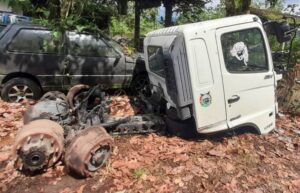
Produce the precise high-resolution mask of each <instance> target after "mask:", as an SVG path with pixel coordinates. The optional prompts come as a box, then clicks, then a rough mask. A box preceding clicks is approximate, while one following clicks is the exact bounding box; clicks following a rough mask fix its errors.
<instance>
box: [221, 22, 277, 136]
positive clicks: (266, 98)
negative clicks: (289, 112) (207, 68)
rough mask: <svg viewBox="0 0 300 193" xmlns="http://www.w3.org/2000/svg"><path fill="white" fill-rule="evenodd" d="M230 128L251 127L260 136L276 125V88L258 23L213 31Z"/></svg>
mask: <svg viewBox="0 0 300 193" xmlns="http://www.w3.org/2000/svg"><path fill="white" fill-rule="evenodd" d="M216 38H217V45H218V51H219V57H220V58H219V59H220V65H221V70H222V77H223V84H224V92H225V103H226V116H227V124H228V126H229V128H232V127H236V126H239V125H242V124H254V125H255V126H256V127H258V128H259V129H260V132H261V133H266V132H268V131H269V130H271V129H273V128H274V126H275V85H274V74H273V66H272V58H271V56H270V54H269V53H271V52H270V48H269V45H268V43H267V38H266V35H265V33H264V31H263V29H262V27H261V26H260V25H259V24H258V23H256V22H255V23H250V24H249V23H248V24H243V25H237V26H231V27H226V28H220V29H218V30H217V31H216Z"/></svg>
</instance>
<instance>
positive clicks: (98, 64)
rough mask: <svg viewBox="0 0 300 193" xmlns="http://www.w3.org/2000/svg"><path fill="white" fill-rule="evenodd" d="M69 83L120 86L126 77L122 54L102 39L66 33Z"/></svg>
mask: <svg viewBox="0 0 300 193" xmlns="http://www.w3.org/2000/svg"><path fill="white" fill-rule="evenodd" d="M67 36H68V41H69V45H68V48H69V50H68V53H69V54H68V60H69V66H68V71H69V75H70V76H69V84H71V85H75V84H79V83H83V84H87V85H96V84H101V85H102V86H103V87H104V88H111V87H120V86H121V85H122V84H123V82H124V80H125V75H126V74H125V73H126V65H125V57H124V56H123V54H121V53H119V52H118V51H116V50H115V49H114V48H113V47H112V46H110V45H109V44H107V42H106V41H105V40H104V39H103V38H101V37H96V36H93V35H90V34H76V33H74V32H69V33H68V35H67Z"/></svg>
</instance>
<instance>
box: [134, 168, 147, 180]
mask: <svg viewBox="0 0 300 193" xmlns="http://www.w3.org/2000/svg"><path fill="white" fill-rule="evenodd" d="M145 174H146V171H145V170H144V169H143V168H138V169H135V170H133V177H134V178H137V179H138V178H141V177H142V176H143V175H145Z"/></svg>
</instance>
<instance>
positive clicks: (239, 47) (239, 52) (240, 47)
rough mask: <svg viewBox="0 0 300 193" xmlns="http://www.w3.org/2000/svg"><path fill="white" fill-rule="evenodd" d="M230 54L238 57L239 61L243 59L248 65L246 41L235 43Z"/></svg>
mask: <svg viewBox="0 0 300 193" xmlns="http://www.w3.org/2000/svg"><path fill="white" fill-rule="evenodd" d="M230 54H231V56H232V57H236V59H238V60H239V61H243V62H244V64H245V65H246V66H247V65H248V64H247V63H248V60H249V54H248V48H247V46H246V44H245V43H244V42H237V43H235V44H234V45H233V47H232V49H231V50H230Z"/></svg>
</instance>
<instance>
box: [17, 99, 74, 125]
mask: <svg viewBox="0 0 300 193" xmlns="http://www.w3.org/2000/svg"><path fill="white" fill-rule="evenodd" d="M51 97H52V96H51ZM68 113H69V105H68V103H67V101H66V100H63V99H60V98H56V99H54V100H52V99H49V98H45V99H44V100H40V101H39V102H38V103H36V104H35V105H33V106H31V107H30V108H29V109H28V110H27V111H26V112H25V113H24V118H23V122H24V124H25V125H26V124H28V123H29V122H31V121H33V120H37V119H51V120H55V121H58V120H59V119H60V118H61V117H62V116H66V115H67V114H68Z"/></svg>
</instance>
